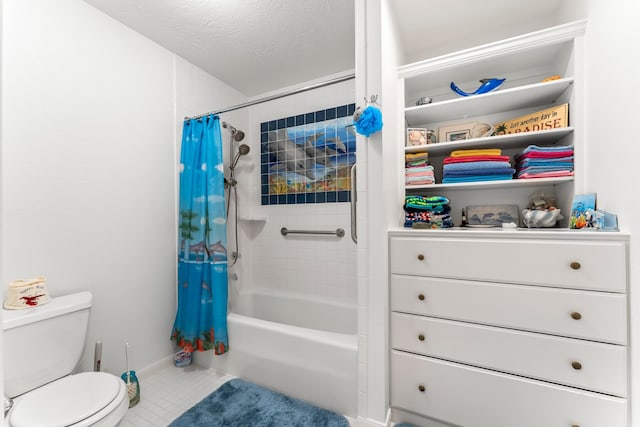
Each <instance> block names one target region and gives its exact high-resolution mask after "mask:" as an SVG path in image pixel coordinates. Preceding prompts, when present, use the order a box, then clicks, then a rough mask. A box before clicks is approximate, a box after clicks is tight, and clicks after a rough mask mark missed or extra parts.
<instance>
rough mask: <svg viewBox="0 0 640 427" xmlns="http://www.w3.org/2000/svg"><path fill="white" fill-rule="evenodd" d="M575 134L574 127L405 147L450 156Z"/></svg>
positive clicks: (539, 141)
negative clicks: (472, 149)
mask: <svg viewBox="0 0 640 427" xmlns="http://www.w3.org/2000/svg"><path fill="white" fill-rule="evenodd" d="M571 132H573V128H572V127H565V128H558V129H549V130H541V131H535V132H522V133H511V134H508V135H497V136H489V137H484V138H473V139H465V140H463V141H453V142H439V143H437V144H429V145H422V146H418V147H405V148H404V151H405V153H419V152H422V151H427V152H428V153H429V155H433V156H437V155H448V153H449V152H451V151H454V150H465V149H469V148H479V147H481V148H516V147H524V146H525V145H529V144H537V145H540V144H542V145H550V144H553V143H554V142H556V141H558V140H559V139H561V138H563V137H565V136H567V135H569V134H570V133H571Z"/></svg>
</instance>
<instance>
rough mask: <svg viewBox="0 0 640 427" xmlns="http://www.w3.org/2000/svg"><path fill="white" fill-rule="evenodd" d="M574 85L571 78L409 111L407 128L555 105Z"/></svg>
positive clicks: (407, 109) (467, 97)
mask: <svg viewBox="0 0 640 427" xmlns="http://www.w3.org/2000/svg"><path fill="white" fill-rule="evenodd" d="M572 84H573V78H571V77H568V78H564V79H558V80H552V81H549V82H542V83H535V84H530V85H525V86H519V87H514V88H511V89H504V90H497V91H494V92H490V93H486V94H482V95H472V96H466V97H460V98H456V99H450V100H447V101H442V102H436V103H433V104H426V105H419V106H415V107H408V108H405V110H404V112H405V118H406V121H407V126H409V127H412V126H420V125H424V124H426V123H438V122H445V121H453V120H459V119H465V118H469V117H477V116H481V115H488V114H493V113H500V112H504V111H509V110H519V109H522V108H530V107H535V106H538V105H547V104H552V103H554V102H555V101H556V99H558V97H559V96H560V95H561V94H562V93H563V92H564V91H565V90H567V88H568V87H569V86H570V85H572Z"/></svg>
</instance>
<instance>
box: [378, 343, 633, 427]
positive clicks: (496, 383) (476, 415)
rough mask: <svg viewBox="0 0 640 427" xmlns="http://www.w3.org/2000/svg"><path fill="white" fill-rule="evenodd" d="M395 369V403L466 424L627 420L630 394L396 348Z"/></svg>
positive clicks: (561, 426) (595, 424)
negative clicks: (584, 387)
mask: <svg viewBox="0 0 640 427" xmlns="http://www.w3.org/2000/svg"><path fill="white" fill-rule="evenodd" d="M391 372H392V375H391V378H392V379H391V404H392V406H394V407H398V408H401V409H405V410H408V411H412V412H417V413H421V414H425V415H426V416H429V417H432V418H435V419H438V420H442V421H446V422H449V423H452V424H456V425H460V426H464V427H487V426H491V427H514V426H518V427H542V426H544V427H571V426H574V425H578V426H580V427H603V426H611V427H614V426H615V427H622V426H626V425H627V401H626V399H621V398H616V397H610V396H605V395H600V394H597V393H593V392H588V391H583V390H578V389H573V388H570V387H563V386H559V385H554V384H549V383H545V382H542V381H536V380H529V379H526V378H521V377H516V376H511V375H507V374H501V373H497V372H492V371H488V370H484V369H478V368H473V367H469V366H464V365H459V364H455V363H451V362H445V361H441V360H436V359H431V358H427V357H423V356H416V355H412V354H408V353H403V352H399V351H395V350H394V351H392V354H391ZM422 387H423V388H424V391H421V388H422Z"/></svg>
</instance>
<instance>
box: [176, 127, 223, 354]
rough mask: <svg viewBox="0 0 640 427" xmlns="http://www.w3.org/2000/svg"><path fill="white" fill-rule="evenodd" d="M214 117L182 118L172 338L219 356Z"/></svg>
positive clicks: (219, 215)
mask: <svg viewBox="0 0 640 427" xmlns="http://www.w3.org/2000/svg"><path fill="white" fill-rule="evenodd" d="M223 171H224V169H223V163H222V136H221V134H220V120H219V118H218V117H217V116H211V115H210V116H207V117H204V118H202V119H191V120H185V122H184V125H183V129H182V147H181V149H180V200H179V202H180V206H179V211H178V214H179V220H178V221H179V231H178V236H179V244H180V247H179V250H178V310H177V313H176V320H175V323H174V325H173V332H172V334H171V338H172V339H174V340H175V341H176V343H177V345H178V348H180V349H182V350H186V351H189V352H193V351H196V350H198V351H204V350H214V352H215V354H223V353H225V352H226V351H227V350H228V348H229V345H228V338H227V297H228V295H227V249H226V247H227V221H226V218H225V208H224V174H223Z"/></svg>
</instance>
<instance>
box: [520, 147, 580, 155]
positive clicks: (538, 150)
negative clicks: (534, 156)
mask: <svg viewBox="0 0 640 427" xmlns="http://www.w3.org/2000/svg"><path fill="white" fill-rule="evenodd" d="M566 150H571V151H573V146H572V145H558V146H556V147H540V146H539V145H529V146H527V148H525V149H524V150H523V151H522V153H521V154H527V153H534V152H535V153H557V152H562V151H566Z"/></svg>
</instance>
